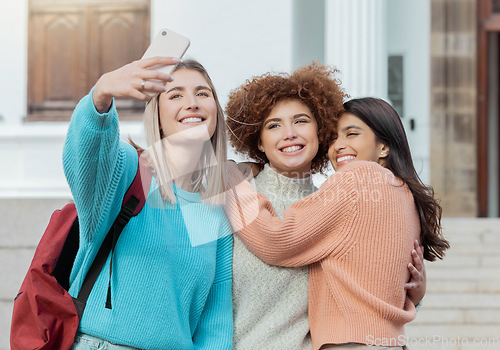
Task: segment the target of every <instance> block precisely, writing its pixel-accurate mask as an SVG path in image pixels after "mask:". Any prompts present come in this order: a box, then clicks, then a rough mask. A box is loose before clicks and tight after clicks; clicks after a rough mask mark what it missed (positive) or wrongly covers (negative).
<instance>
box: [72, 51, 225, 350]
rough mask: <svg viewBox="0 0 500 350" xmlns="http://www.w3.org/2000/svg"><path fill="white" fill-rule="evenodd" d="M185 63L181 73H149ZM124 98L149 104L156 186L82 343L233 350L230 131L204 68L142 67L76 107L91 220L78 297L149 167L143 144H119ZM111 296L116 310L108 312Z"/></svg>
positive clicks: (80, 167)
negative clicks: (140, 170) (227, 203)
mask: <svg viewBox="0 0 500 350" xmlns="http://www.w3.org/2000/svg"><path fill="white" fill-rule="evenodd" d="M173 64H177V65H176V67H175V69H174V71H173V72H172V74H171V75H168V74H164V73H159V72H157V71H155V70H151V69H149V68H150V67H153V66H156V65H173ZM152 79H154V80H152ZM150 95H155V97H153V98H151V97H150ZM115 97H132V98H136V99H139V100H142V101H149V102H148V104H147V107H146V112H145V114H144V119H145V129H146V137H147V142H148V149H147V150H146V151H145V152H143V155H144V156H145V157H146V159H147V161H148V164H149V165H150V168H151V172H152V173H153V181H152V183H151V186H150V189H149V195H148V199H147V202H146V205H145V206H144V208H143V209H142V211H141V212H140V214H139V215H137V216H135V217H133V218H132V219H131V220H130V222H129V223H128V224H127V226H126V227H125V229H124V230H123V232H122V234H121V236H120V237H119V239H118V241H117V244H116V248H115V249H114V252H113V259H112V262H113V265H112V266H111V270H110V266H109V264H110V259H109V258H108V261H107V263H106V265H105V266H104V268H103V270H102V271H101V273H100V275H99V278H98V279H97V281H96V284H95V285H94V288H93V290H92V293H91V294H90V296H89V299H88V301H87V305H86V309H85V312H84V313H83V317H82V319H81V322H80V326H79V333H78V334H77V337H76V339H75V343H74V345H73V348H74V349H94V348H95V347H96V346H97V347H98V348H102V347H104V346H108V347H110V346H111V347H112V348H113V349H131V348H140V349H165V348H168V349H195V348H196V349H198V348H203V349H229V348H231V344H232V332H233V329H232V306H231V255H232V237H231V236H230V233H231V231H230V227H229V225H228V223H227V219H226V217H225V215H224V212H223V210H222V209H221V207H220V206H218V205H217V204H218V203H220V202H221V201H222V198H221V197H220V196H219V195H218V193H223V192H224V189H225V177H224V176H223V175H224V170H225V169H224V164H225V159H226V158H225V157H226V148H225V143H226V142H225V126H224V119H223V113H222V109H221V107H220V105H219V102H218V99H217V95H216V92H215V89H214V86H213V84H212V82H211V80H210V77H209V76H208V74H207V72H206V71H205V69H204V68H203V66H202V65H201V64H199V63H198V62H196V61H184V62H181V63H179V60H177V59H172V58H150V59H144V60H139V61H135V62H132V63H130V64H128V65H126V66H124V67H122V68H120V69H118V70H116V71H113V72H109V73H106V74H104V75H103V76H102V77H101V78H100V79H99V81H98V82H97V84H96V85H95V87H94V88H93V89H92V91H91V92H90V94H89V95H87V96H86V97H84V98H83V99H82V100H81V101H80V103H79V104H78V106H77V107H76V109H75V111H74V113H73V117H72V120H71V123H70V127H69V131H68V136H67V140H66V144H65V148H64V156H63V161H64V169H65V173H66V177H67V180H68V183H69V185H70V187H71V191H72V193H73V196H74V200H75V203H76V207H77V210H78V214H79V219H80V246H79V250H78V254H77V257H76V259H75V263H74V266H73V268H72V272H71V277H70V283H71V287H70V291H69V292H70V294H71V295H73V296H76V295H77V294H78V292H79V289H80V287H81V284H82V282H83V278H84V277H85V274H86V273H87V270H88V268H89V265H90V263H91V262H92V260H93V257H94V256H95V254H96V252H97V250H98V249H99V247H100V245H101V243H102V240H103V239H104V237H105V235H106V233H107V231H108V230H109V228H110V226H111V224H112V223H113V221H114V219H115V217H116V215H117V214H118V212H119V210H120V205H121V202H122V199H123V195H124V194H125V192H126V190H127V188H128V186H129V185H130V183H131V182H132V180H133V177H134V176H135V173H136V169H137V164H138V153H137V152H136V149H135V148H134V147H133V146H132V145H130V144H127V143H124V142H122V141H120V140H119V128H118V126H119V123H118V115H117V112H116V109H115V105H114V102H113V99H114V98H115ZM146 185H149V184H146ZM145 187H146V188H149V187H148V186H145ZM110 271H111V273H110ZM108 284H109V286H110V287H108ZM108 290H110V293H111V294H110V295H111V300H110V301H111V307H112V308H107V307H105V301H106V295H107V293H108Z"/></svg>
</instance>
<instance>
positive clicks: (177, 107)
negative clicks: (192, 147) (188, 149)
mask: <svg viewBox="0 0 500 350" xmlns="http://www.w3.org/2000/svg"><path fill="white" fill-rule="evenodd" d="M172 77H173V78H174V81H172V82H169V83H167V84H166V85H165V88H166V89H167V91H166V92H164V93H162V94H161V95H160V101H159V103H160V105H159V111H160V124H161V128H162V130H163V134H164V136H165V137H168V136H171V135H174V134H176V133H178V132H182V131H186V130H189V129H190V128H194V127H198V128H196V129H194V130H193V133H194V134H197V132H196V130H202V129H204V130H206V132H208V137H209V138H210V137H212V135H213V134H214V131H215V127H216V125H217V104H216V102H215V98H214V95H213V92H212V89H211V88H210V87H209V84H208V83H207V81H206V80H205V78H204V77H203V75H201V74H200V73H199V72H197V71H195V70H190V69H180V70H178V71H175V72H174V73H173V74H172ZM200 127H201V128H200ZM183 134H184V135H186V133H183ZM192 136H193V137H196V135H192Z"/></svg>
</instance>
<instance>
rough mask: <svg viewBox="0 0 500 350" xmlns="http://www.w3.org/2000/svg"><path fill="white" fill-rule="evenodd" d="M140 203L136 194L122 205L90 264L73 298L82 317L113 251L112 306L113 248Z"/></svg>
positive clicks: (109, 300)
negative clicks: (78, 290)
mask: <svg viewBox="0 0 500 350" xmlns="http://www.w3.org/2000/svg"><path fill="white" fill-rule="evenodd" d="M138 204H139V199H138V198H137V197H136V196H133V195H132V196H131V197H130V198H129V199H128V200H127V203H125V205H123V206H122V208H121V210H120V213H119V214H118V217H117V218H116V220H115V222H114V223H113V225H112V226H111V229H110V230H109V232H108V234H107V235H106V238H104V241H103V242H102V245H101V248H99V251H98V252H97V255H96V257H95V259H94V261H93V263H92V265H91V266H90V269H89V271H88V272H87V275H86V276H85V279H84V280H83V284H82V288H81V289H80V292H79V293H78V297H77V298H76V299H75V298H73V301H74V302H75V306H76V309H77V312H78V315H79V316H80V318H81V317H82V314H83V310H84V309H85V304H86V303H87V299H88V297H89V295H90V292H91V291H92V288H93V287H94V284H95V282H96V281H97V277H99V274H100V272H101V270H102V268H103V266H104V264H105V263H106V259H107V258H108V255H109V254H110V253H111V261H110V271H109V273H110V279H109V285H108V298H107V300H106V307H108V306H109V307H108V308H111V299H110V298H111V271H112V266H113V254H112V252H113V249H114V248H115V245H116V241H117V240H118V237H119V236H120V234H121V232H122V231H123V228H124V227H125V226H126V225H127V223H128V222H129V220H130V219H131V218H132V216H133V214H134V210H135V209H136V207H137V205H138Z"/></svg>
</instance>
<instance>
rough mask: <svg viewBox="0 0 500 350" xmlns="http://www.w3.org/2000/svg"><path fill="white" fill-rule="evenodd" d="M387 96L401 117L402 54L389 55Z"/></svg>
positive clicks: (402, 103) (402, 94)
mask: <svg viewBox="0 0 500 350" xmlns="http://www.w3.org/2000/svg"><path fill="white" fill-rule="evenodd" d="M388 71H389V76H388V84H387V87H388V97H389V100H391V103H392V106H393V107H394V109H395V110H396V111H397V112H398V114H399V115H400V116H401V118H403V115H404V113H403V112H404V85H403V83H404V80H403V56H401V55H395V56H389V64H388Z"/></svg>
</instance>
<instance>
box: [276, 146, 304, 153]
mask: <svg viewBox="0 0 500 350" xmlns="http://www.w3.org/2000/svg"><path fill="white" fill-rule="evenodd" d="M302 148H304V146H290V147H285V148H282V149H281V151H282V152H286V153H291V152H295V151H298V150H300V149H302Z"/></svg>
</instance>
